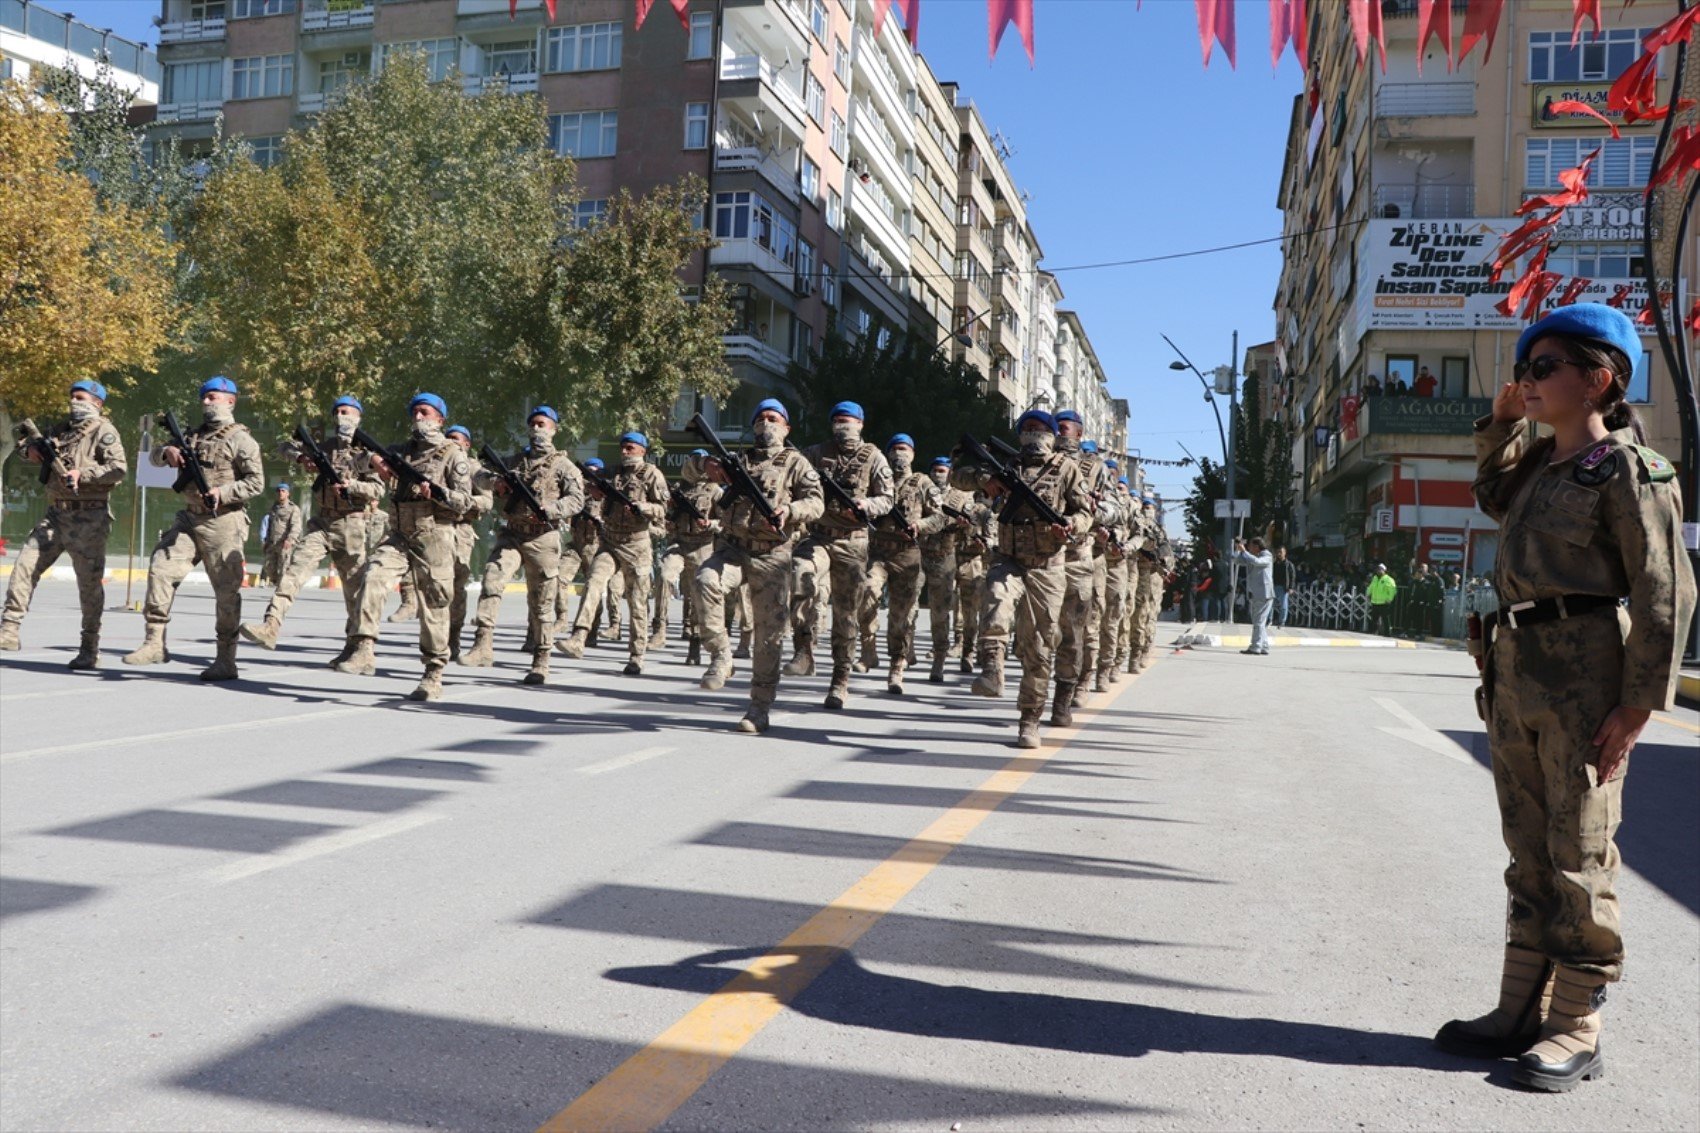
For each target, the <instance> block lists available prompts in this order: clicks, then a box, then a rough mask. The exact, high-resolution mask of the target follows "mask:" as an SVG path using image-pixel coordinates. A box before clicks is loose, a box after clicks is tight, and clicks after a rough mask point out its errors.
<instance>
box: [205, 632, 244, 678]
mask: <svg viewBox="0 0 1700 1133" xmlns="http://www.w3.org/2000/svg"><path fill="white" fill-rule="evenodd" d="M201 679H202V680H203V681H233V680H235V679H236V643H235V642H234V641H221V642H219V643H218V653H217V655H216V656H215V657H214V658H213V663H212V664H210V665H208V666H207V667H206V668H204V669H202V670H201Z"/></svg>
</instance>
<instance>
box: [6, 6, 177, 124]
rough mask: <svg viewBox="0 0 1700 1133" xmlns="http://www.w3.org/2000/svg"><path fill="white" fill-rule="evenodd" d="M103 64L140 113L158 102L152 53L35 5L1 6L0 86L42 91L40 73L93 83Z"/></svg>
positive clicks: (157, 82)
mask: <svg viewBox="0 0 1700 1133" xmlns="http://www.w3.org/2000/svg"><path fill="white" fill-rule="evenodd" d="M101 63H107V64H110V65H111V67H112V80H113V82H115V83H116V84H117V85H118V86H119V87H120V88H121V89H123V90H126V91H131V92H134V96H135V102H136V104H137V106H138V107H148V106H151V105H153V104H154V103H156V102H158V101H159V58H158V57H157V56H156V55H155V54H154V52H153V50H152V49H151V48H148V47H144V46H143V45H142V44H139V43H135V42H133V41H131V40H128V39H125V38H124V37H123V36H121V35H114V34H112V33H111V32H110V31H105V30H103V29H101V28H96V27H91V26H89V25H88V24H85V23H83V22H82V21H81V20H78V19H74V18H73V17H71V16H68V15H62V14H60V13H58V12H55V11H52V10H51V9H49V8H44V7H42V5H40V4H37V3H33V2H32V0H0V81H4V80H6V79H16V80H18V81H19V82H23V83H29V84H30V85H31V86H36V87H39V86H40V85H41V80H42V78H43V76H42V75H41V74H40V73H39V72H40V71H41V69H43V68H49V67H51V68H56V69H58V70H62V71H75V72H76V73H77V74H80V75H82V76H83V77H84V78H87V79H93V78H94V77H95V75H96V74H97V73H98V71H99V68H100V64H101Z"/></svg>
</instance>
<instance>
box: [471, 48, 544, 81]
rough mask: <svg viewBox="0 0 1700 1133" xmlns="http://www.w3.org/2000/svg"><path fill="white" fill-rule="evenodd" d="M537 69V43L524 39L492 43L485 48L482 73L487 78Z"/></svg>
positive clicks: (525, 72)
mask: <svg viewBox="0 0 1700 1133" xmlns="http://www.w3.org/2000/svg"><path fill="white" fill-rule="evenodd" d="M536 70H537V44H536V42H535V41H533V40H529V39H522V40H517V41H515V42H513V43H492V44H489V45H487V46H486V47H485V48H484V61H483V67H482V69H481V73H482V74H483V76H484V77H485V78H487V79H493V78H497V77H504V78H505V77H506V76H508V75H529V74H533V73H534V72H536Z"/></svg>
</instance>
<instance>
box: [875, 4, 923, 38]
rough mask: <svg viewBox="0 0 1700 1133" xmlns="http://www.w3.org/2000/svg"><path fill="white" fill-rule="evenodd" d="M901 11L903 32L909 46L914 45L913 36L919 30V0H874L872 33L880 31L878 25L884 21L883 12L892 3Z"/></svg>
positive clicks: (876, 33) (888, 8)
mask: <svg viewBox="0 0 1700 1133" xmlns="http://www.w3.org/2000/svg"><path fill="white" fill-rule="evenodd" d="M894 3H895V4H896V5H897V10H898V11H899V12H902V13H903V34H904V35H905V36H907V37H908V39H909V46H911V47H913V46H914V45H915V37H916V36H917V35H918V34H919V33H920V30H921V0H874V34H875V35H878V34H879V33H880V25H882V24H884V23H885V14H886V12H887V11H889V10H890V8H891V6H892V4H894Z"/></svg>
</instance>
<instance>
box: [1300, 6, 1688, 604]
mask: <svg viewBox="0 0 1700 1133" xmlns="http://www.w3.org/2000/svg"><path fill="white" fill-rule="evenodd" d="M1452 7H1453V8H1454V9H1455V11H1454V20H1455V21H1457V20H1459V19H1460V18H1461V16H1460V15H1459V14H1458V10H1461V8H1462V5H1460V4H1457V3H1454V4H1453V5H1452ZM1383 10H1384V12H1385V13H1386V20H1385V23H1384V26H1385V29H1386V37H1387V72H1386V73H1385V74H1382V73H1381V72H1380V71H1379V70H1377V69H1376V68H1374V67H1373V66H1360V65H1359V64H1358V62H1357V58H1356V48H1355V46H1354V43H1353V38H1352V31H1351V27H1350V21H1349V19H1348V17H1347V12H1346V10H1345V8H1344V6H1338V5H1313V6H1312V9H1311V38H1310V43H1311V58H1312V60H1313V62H1314V69H1313V77H1312V84H1313V85H1312V87H1311V89H1310V91H1308V92H1307V93H1306V94H1304V95H1301V96H1300V97H1298V98H1297V99H1295V101H1294V107H1293V114H1292V119H1291V124H1290V128H1289V133H1288V144H1287V151H1286V157H1285V165H1284V168H1283V170H1282V174H1281V182H1280V189H1279V196H1278V201H1277V203H1278V206H1279V207H1280V208H1281V209H1282V210H1283V213H1284V235H1285V237H1286V240H1285V243H1284V244H1283V252H1284V261H1283V266H1282V273H1281V280H1280V284H1279V286H1278V288H1277V289H1276V295H1275V314H1276V331H1277V337H1276V340H1275V354H1276V361H1277V365H1278V370H1279V372H1280V374H1281V375H1282V380H1281V381H1280V382H1278V383H1270V385H1271V387H1272V388H1271V390H1270V391H1269V392H1270V396H1271V397H1272V398H1273V399H1274V400H1273V402H1272V406H1273V408H1275V409H1276V410H1278V411H1280V412H1282V413H1284V414H1285V415H1286V419H1288V420H1289V421H1290V422H1291V423H1292V424H1293V426H1294V428H1295V440H1294V457H1295V461H1294V463H1295V467H1296V468H1298V469H1299V470H1300V473H1301V483H1300V486H1299V488H1298V491H1297V499H1296V508H1295V510H1296V523H1295V531H1294V536H1295V539H1296V540H1297V541H1298V542H1299V543H1301V544H1303V545H1305V546H1307V547H1308V548H1309V549H1310V550H1311V551H1312V552H1313V553H1315V554H1317V555H1318V556H1319V557H1331V558H1343V559H1345V560H1347V561H1352V562H1364V561H1368V560H1381V561H1386V562H1389V563H1390V564H1392V563H1395V562H1399V563H1403V562H1404V561H1406V560H1408V559H1409V558H1412V557H1416V558H1420V559H1422V560H1424V561H1428V562H1431V563H1434V564H1436V565H1438V566H1440V567H1442V568H1445V569H1459V570H1467V571H1468V572H1470V573H1472V574H1479V573H1486V572H1488V571H1489V570H1491V568H1492V565H1493V562H1494V559H1495V556H1496V554H1497V547H1498V542H1497V539H1498V534H1497V531H1496V529H1495V525H1494V523H1493V522H1492V521H1491V520H1489V519H1488V518H1487V517H1486V516H1484V515H1483V514H1482V513H1481V512H1480V511H1478V510H1477V509H1476V508H1475V507H1474V502H1473V500H1472V498H1471V495H1470V491H1469V483H1470V480H1471V478H1472V477H1473V475H1474V467H1475V466H1474V455H1473V446H1472V441H1471V436H1470V433H1471V424H1472V422H1473V421H1474V419H1475V418H1476V417H1478V416H1480V415H1482V414H1484V413H1486V412H1487V411H1488V408H1489V406H1490V405H1491V396H1492V394H1493V391H1494V390H1495V389H1497V388H1498V385H1499V384H1500V383H1502V382H1504V381H1508V380H1510V377H1511V369H1512V364H1513V362H1514V361H1515V358H1514V352H1515V348H1516V341H1517V335H1518V334H1519V333H1520V331H1521V329H1522V327H1523V326H1524V325H1525V324H1524V323H1523V322H1522V321H1520V320H1517V319H1512V318H1507V317H1505V316H1502V315H1500V314H1499V313H1498V312H1497V311H1495V310H1494V304H1495V303H1497V302H1498V301H1499V300H1501V299H1502V298H1503V296H1504V294H1505V292H1506V290H1507V289H1508V288H1509V286H1510V284H1511V282H1512V280H1513V279H1514V278H1515V275H1516V273H1515V272H1508V273H1507V275H1506V276H1505V277H1504V279H1503V280H1502V281H1501V282H1500V283H1499V284H1492V283H1490V282H1489V281H1488V279H1487V274H1488V263H1487V261H1489V260H1491V258H1492V254H1493V250H1494V248H1495V246H1496V245H1497V244H1498V242H1499V239H1500V237H1501V236H1502V235H1503V234H1504V233H1505V232H1507V231H1509V230H1510V229H1511V228H1512V227H1515V225H1516V224H1517V223H1518V221H1517V220H1515V219H1513V218H1512V214H1513V213H1514V212H1515V210H1516V209H1517V207H1518V206H1519V205H1520V204H1522V202H1523V201H1524V200H1526V199H1528V198H1529V197H1530V196H1533V195H1536V194H1539V193H1543V192H1547V191H1550V190H1554V189H1557V188H1559V187H1560V186H1559V182H1558V175H1559V174H1560V173H1561V172H1562V171H1563V170H1565V169H1569V168H1571V167H1574V166H1576V165H1577V164H1579V163H1580V161H1581V159H1582V158H1583V157H1584V156H1585V155H1587V154H1588V153H1589V152H1591V151H1592V150H1594V149H1595V148H1596V147H1598V148H1600V150H1601V153H1600V157H1599V158H1598V159H1597V160H1596V161H1595V163H1594V166H1593V174H1592V176H1591V178H1590V181H1589V184H1590V188H1591V191H1592V192H1591V198H1590V200H1589V201H1588V202H1587V204H1586V205H1585V206H1582V207H1578V208H1574V209H1571V210H1569V212H1568V214H1567V215H1566V216H1565V217H1564V219H1563V221H1562V222H1561V223H1560V225H1559V227H1558V229H1557V231H1556V233H1555V244H1554V247H1553V252H1552V256H1551V259H1550V260H1549V262H1548V268H1549V270H1552V271H1557V272H1562V273H1564V274H1565V275H1566V276H1582V277H1586V278H1588V279H1590V280H1592V281H1593V282H1592V283H1591V284H1589V286H1588V287H1587V289H1586V291H1585V292H1584V293H1583V294H1582V296H1581V298H1583V299H1585V300H1592V301H1604V300H1605V299H1607V298H1610V297H1613V296H1614V295H1620V294H1621V296H1622V297H1623V299H1624V301H1623V306H1624V309H1625V310H1626V311H1627V312H1628V313H1630V314H1632V315H1633V314H1636V313H1638V312H1639V311H1640V310H1641V309H1642V308H1643V307H1644V306H1645V303H1646V294H1645V287H1644V286H1643V284H1642V283H1641V282H1640V278H1641V277H1642V275H1643V262H1642V252H1641V240H1642V234H1643V224H1644V221H1645V215H1644V210H1643V208H1642V198H1643V190H1644V187H1645V185H1646V181H1647V177H1648V175H1649V172H1650V166H1651V161H1652V154H1653V149H1654V146H1655V140H1656V136H1657V124H1656V123H1655V124H1641V125H1623V126H1622V137H1621V138H1620V139H1611V138H1609V137H1607V136H1606V134H1605V131H1604V130H1603V128H1602V127H1600V125H1599V123H1598V122H1597V121H1595V120H1593V119H1591V118H1586V117H1580V116H1566V115H1557V114H1554V113H1553V111H1552V109H1551V104H1552V103H1553V102H1557V101H1561V100H1564V99H1576V100H1581V101H1584V102H1587V103H1589V104H1590V105H1596V106H1598V107H1599V108H1601V109H1602V110H1604V108H1605V93H1606V91H1607V90H1608V88H1609V87H1610V84H1611V82H1612V80H1613V79H1615V78H1616V77H1617V76H1618V75H1619V74H1620V73H1621V72H1622V71H1623V69H1624V68H1625V67H1627V66H1628V65H1629V63H1630V62H1631V61H1632V60H1633V59H1634V58H1635V57H1636V55H1637V54H1638V52H1639V41H1640V39H1641V37H1642V36H1643V35H1645V34H1646V32H1647V31H1648V30H1649V29H1651V28H1652V27H1655V26H1657V25H1658V24H1659V23H1661V22H1663V21H1664V20H1666V19H1668V18H1669V17H1670V16H1672V15H1674V14H1675V11H1676V8H1675V5H1674V4H1673V3H1670V2H1668V0H1666V2H1664V3H1647V4H1639V5H1636V6H1635V7H1632V8H1623V7H1621V6H1617V5H1608V6H1606V7H1605V8H1604V9H1603V10H1602V19H1603V21H1604V27H1603V29H1602V31H1601V33H1600V35H1599V36H1597V37H1594V36H1591V35H1590V34H1588V33H1584V35H1583V40H1582V42H1581V43H1580V44H1579V45H1577V46H1575V47H1572V45H1571V20H1572V9H1571V5H1570V3H1569V2H1568V0H1522V2H1520V3H1517V4H1508V5H1506V6H1505V8H1504V10H1503V12H1502V13H1501V16H1500V20H1501V24H1500V27H1499V29H1498V34H1497V38H1496V41H1495V48H1494V54H1493V56H1492V58H1491V59H1489V60H1487V61H1486V62H1484V61H1483V59H1482V56H1481V52H1480V48H1479V47H1478V49H1477V50H1476V51H1474V52H1472V53H1471V55H1470V56H1469V57H1468V58H1467V59H1466V60H1464V62H1463V63H1462V64H1460V65H1458V66H1457V67H1456V69H1453V70H1450V71H1449V70H1448V67H1447V63H1446V59H1445V57H1444V54H1443V53H1442V52H1441V51H1440V49H1439V48H1438V46H1437V45H1436V44H1434V43H1433V42H1432V41H1431V43H1430V45H1429V47H1428V50H1427V51H1426V53H1425V56H1424V58H1423V60H1422V65H1421V69H1420V70H1419V64H1418V60H1417V57H1416V56H1417V52H1416V41H1417V33H1418V20H1417V13H1416V3H1415V0H1389V2H1387V3H1384V4H1383ZM1666 86H1667V88H1668V84H1666ZM1665 93H1668V89H1667V90H1666V92H1665ZM1608 113H1609V112H1608ZM1696 255H1697V254H1696V250H1695V248H1694V247H1693V246H1692V245H1691V246H1690V247H1689V248H1687V249H1686V250H1685V252H1684V253H1683V260H1682V263H1681V266H1680V271H1681V273H1682V275H1683V276H1684V277H1685V278H1692V275H1693V273H1694V272H1695V271H1696V270H1697V267H1700V265H1697V263H1696ZM1620 289H1621V290H1620ZM1555 298H1556V296H1555ZM1644 333H1645V335H1646V337H1645V338H1644V340H1643V341H1644V342H1645V343H1646V346H1647V349H1646V350H1645V351H1644V352H1643V354H1642V356H1641V358H1639V359H1636V360H1635V361H1636V362H1637V368H1636V373H1635V378H1634V381H1633V382H1632V383H1631V387H1630V400H1631V401H1632V402H1634V403H1636V406H1637V408H1638V410H1639V411H1640V412H1641V414H1642V417H1643V419H1644V420H1645V421H1646V423H1647V426H1648V432H1649V443H1650V444H1651V445H1653V446H1654V447H1656V448H1659V449H1660V450H1661V451H1663V452H1665V453H1667V454H1675V453H1677V452H1678V443H1677V442H1678V428H1679V427H1678V422H1677V416H1676V409H1675V402H1676V396H1677V395H1676V390H1675V387H1674V384H1673V382H1672V380H1671V376H1670V374H1669V373H1668V371H1667V370H1666V368H1665V365H1664V361H1663V359H1662V358H1661V357H1660V356H1659V351H1658V347H1657V339H1656V337H1655V336H1654V334H1653V331H1652V328H1651V327H1648V328H1646V330H1645V332H1644ZM1372 378H1373V381H1372V380H1371V379H1372ZM1390 383H1392V384H1395V385H1397V384H1400V383H1402V384H1403V386H1404V387H1405V388H1406V389H1407V390H1409V391H1410V392H1411V394H1412V395H1411V396H1403V397H1397V396H1396V397H1388V396H1385V395H1382V396H1375V395H1373V392H1372V390H1373V387H1374V386H1381V387H1382V388H1383V389H1386V388H1387V387H1388V386H1389V384H1390ZM1419 389H1421V390H1423V391H1428V392H1430V394H1431V396H1415V394H1416V392H1417V391H1418V390H1419Z"/></svg>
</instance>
